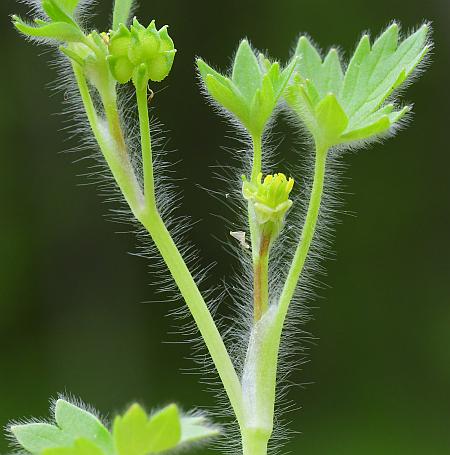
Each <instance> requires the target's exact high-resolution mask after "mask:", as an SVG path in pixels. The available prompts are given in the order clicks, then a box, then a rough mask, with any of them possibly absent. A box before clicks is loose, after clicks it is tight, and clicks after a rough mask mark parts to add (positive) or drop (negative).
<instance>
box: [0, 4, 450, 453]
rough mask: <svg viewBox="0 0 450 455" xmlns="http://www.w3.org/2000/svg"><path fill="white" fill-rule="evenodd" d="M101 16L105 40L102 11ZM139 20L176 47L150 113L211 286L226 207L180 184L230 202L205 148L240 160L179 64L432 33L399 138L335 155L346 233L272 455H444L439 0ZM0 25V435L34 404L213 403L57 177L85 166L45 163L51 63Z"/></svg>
mask: <svg viewBox="0 0 450 455" xmlns="http://www.w3.org/2000/svg"><path fill="white" fill-rule="evenodd" d="M98 3H99V5H98V8H96V11H98V12H99V14H98V15H97V16H96V17H95V19H94V20H95V24H96V26H97V27H98V28H100V29H102V28H106V26H107V19H108V13H107V11H109V8H110V1H106V0H99V2H98ZM142 3H143V4H142V5H141V7H140V9H139V12H138V16H139V18H141V19H142V20H143V22H146V21H149V20H150V19H152V18H156V19H157V23H158V24H159V25H163V24H166V23H167V24H170V26H171V29H170V32H171V36H172V37H173V38H174V40H175V43H176V47H177V48H178V54H177V57H176V60H175V65H174V69H173V72H172V74H171V76H170V77H169V78H168V79H167V80H166V81H165V82H164V83H163V84H162V86H163V87H164V88H166V89H165V90H163V91H161V92H160V93H159V94H158V95H157V97H156V99H155V102H154V103H155V104H154V105H155V107H156V108H157V116H158V118H159V119H160V120H161V121H162V122H163V123H164V124H165V126H166V127H167V128H168V129H169V130H170V133H168V135H169V136H170V138H171V140H170V143H169V148H174V149H178V150H179V151H178V152H177V153H176V154H175V155H174V157H172V158H171V159H172V160H174V161H176V160H177V159H182V162H181V163H180V164H178V165H177V176H179V177H182V176H184V177H187V178H186V180H184V181H183V182H180V185H181V186H182V188H183V195H184V205H183V207H182V209H181V212H183V213H191V214H192V215H193V217H194V219H199V220H200V221H199V223H198V224H196V225H195V226H194V228H193V232H192V234H191V237H192V239H193V241H194V242H195V244H196V245H198V246H199V247H200V249H201V251H202V255H203V257H204V263H205V264H206V263H208V262H210V261H212V260H217V261H218V263H219V264H218V266H217V267H216V268H215V270H214V277H215V278H216V279H217V280H219V279H220V278H221V277H222V276H225V277H226V276H229V275H231V273H232V270H231V269H230V266H229V257H228V256H227V254H226V253H225V252H224V251H223V248H222V247H221V245H220V243H219V242H218V241H217V240H215V238H214V237H213V236H216V237H219V238H225V237H226V236H227V232H226V229H225V228H224V225H223V223H222V222H221V221H220V220H219V219H218V218H217V217H214V216H213V215H212V214H214V213H216V214H217V213H219V212H220V213H223V207H222V205H221V203H220V202H219V201H217V200H215V199H214V198H212V197H211V196H210V195H209V194H208V193H207V192H205V191H203V190H202V189H200V188H199V187H197V186H196V183H198V184H200V185H203V186H206V187H214V188H216V189H217V190H219V191H226V189H225V188H224V186H223V183H219V182H217V181H215V180H214V179H213V175H212V174H213V170H212V169H211V168H210V166H213V165H216V164H217V163H220V164H228V162H229V155H228V154H227V153H226V152H224V151H223V150H222V149H221V146H224V145H225V146H235V145H236V143H235V142H233V141H232V140H230V139H229V138H228V136H230V135H232V133H231V131H232V130H231V128H230V126H229V125H228V124H226V123H225V122H224V121H223V120H221V119H219V118H218V117H217V116H216V115H215V114H214V113H213V112H212V110H211V108H210V107H209V106H207V105H206V104H205V100H204V99H203V97H202V95H201V94H200V92H199V88H198V84H197V82H196V77H195V72H194V67H193V62H194V57H195V56H196V55H201V56H202V57H204V58H205V59H206V60H207V61H210V62H213V63H215V64H216V65H217V66H218V67H219V68H226V67H227V66H228V65H229V63H230V56H231V55H232V53H233V52H234V50H235V48H236V46H237V44H238V42H239V40H240V39H241V38H242V37H244V36H247V37H248V38H249V39H250V40H251V41H252V43H253V45H254V46H256V47H257V48H259V49H268V50H269V51H270V54H271V55H272V56H276V57H277V58H280V59H281V60H283V61H285V60H286V59H287V58H288V57H289V54H290V49H291V47H292V46H293V44H294V42H295V39H296V37H297V36H298V34H299V33H300V32H305V31H307V32H308V33H309V34H310V35H311V36H312V37H313V38H314V39H315V40H316V41H317V43H318V44H319V45H320V46H322V47H323V48H328V47H329V46H331V45H333V44H339V45H341V46H342V48H343V49H344V50H346V51H347V53H346V54H345V55H346V57H348V55H349V51H350V50H352V49H353V47H354V44H355V42H356V40H357V39H358V37H359V35H360V33H361V32H362V31H363V30H371V31H372V33H373V35H376V34H378V33H379V32H380V31H381V30H382V28H383V27H384V26H386V25H387V24H388V23H389V21H390V20H391V19H394V18H395V19H398V20H399V21H400V22H401V24H402V25H403V27H404V29H411V28H413V27H415V26H417V25H419V24H420V23H421V22H422V21H423V20H424V19H427V20H431V21H432V22H433V26H434V34H433V37H434V39H435V42H436V48H435V51H434V55H433V64H432V66H431V67H430V68H429V69H428V70H427V72H426V73H425V74H424V75H422V77H421V78H420V80H419V81H418V82H417V83H415V84H414V85H413V86H411V87H410V88H409V89H408V90H407V92H406V95H405V98H406V99H407V100H412V101H414V103H415V109H414V111H415V115H414V119H413V124H412V126H411V127H410V128H408V129H407V130H405V131H402V132H401V133H400V134H398V135H397V136H396V137H395V138H393V139H390V140H389V141H387V142H386V143H385V144H382V145H380V144H378V145H374V146H372V147H370V150H364V151H362V152H359V153H356V154H347V155H346V156H345V157H344V159H345V161H346V163H347V164H348V165H349V169H348V170H347V172H346V177H349V181H347V182H346V185H347V190H348V191H349V192H350V193H352V194H350V195H349V196H348V197H347V199H346V204H345V210H349V211H352V212H354V213H356V216H355V217H350V216H345V215H341V219H342V220H343V221H344V223H342V224H340V225H338V227H337V232H336V240H335V244H334V245H335V250H336V251H337V253H338V254H337V260H336V261H328V263H327V264H326V267H327V269H328V276H327V277H326V278H325V282H326V284H327V285H328V286H329V287H327V288H325V289H323V290H321V291H320V292H319V294H320V299H317V301H316V302H315V304H316V306H317V308H316V309H314V310H313V314H314V316H315V321H314V322H312V323H309V324H308V326H307V327H306V329H307V330H310V331H311V332H312V333H313V334H314V335H315V336H317V337H318V339H319V340H318V342H317V343H316V344H315V345H314V346H313V347H312V348H311V351H310V353H311V356H310V357H309V362H308V363H307V364H305V365H304V366H303V369H302V370H301V371H299V370H298V371H295V372H294V373H293V374H292V377H291V379H292V380H294V381H295V382H297V383H309V385H308V386H306V387H302V388H294V389H293V390H292V391H291V394H290V398H291V399H292V400H294V401H295V403H296V405H298V407H300V408H301V409H299V410H296V411H293V412H291V413H290V414H289V415H288V418H289V420H291V424H290V427H291V428H292V429H293V430H295V431H297V432H300V433H299V434H298V435H296V436H295V438H294V439H293V440H292V441H291V442H290V443H289V444H288V445H287V446H286V449H289V450H290V451H291V452H292V453H295V454H305V455H328V454H330V455H353V454H354V455H361V454H363V455H372V454H374V455H375V454H376V455H379V454H384V455H399V454H400V455H402V454H408V455H415V454H417V455H444V454H448V453H450V239H449V231H450V229H449V228H450V187H449V181H450V180H449V168H450V155H449V153H448V152H449V145H448V129H449V120H450V115H449V114H450V112H449V101H450V100H449V96H448V94H449V89H448V82H449V69H450V62H449V59H450V4H449V2H448V0H430V1H427V2H424V1H420V0H410V1H397V2H396V1H392V0H379V1H377V2H371V3H368V2H365V1H362V0H359V1H358V0H340V1H334V2H331V1H325V0H315V1H314V2H306V1H305V2H300V1H297V0H296V1H293V0H279V1H277V2H272V1H269V0H259V2H244V1H233V0H229V1H228V2H211V1H204V0H197V1H195V2H189V1H172V2H171V1H161V2H147V1H145V2H144V1H142ZM0 11H1V14H0V18H1V19H0V21H1V27H0V34H1V50H2V58H1V62H2V63H1V70H0V90H1V95H0V96H1V98H0V100H1V104H0V106H1V107H0V141H1V153H0V194H1V201H2V213H1V215H0V365H1V367H0V427H4V426H5V425H6V424H7V422H8V421H9V420H10V419H18V418H20V417H25V416H46V415H47V412H48V411H47V409H48V399H49V397H52V396H55V394H56V393H57V392H65V391H67V392H70V393H72V394H74V395H75V396H79V397H82V398H83V399H84V400H85V401H86V402H89V403H91V404H92V405H94V406H95V407H97V408H99V409H100V410H101V411H102V412H104V413H109V414H114V412H116V411H117V410H122V409H123V407H124V406H125V405H126V404H127V403H129V402H130V401H131V400H135V399H137V400H141V401H142V402H143V403H144V404H146V405H147V406H148V407H151V406H155V405H162V404H165V403H167V402H169V401H171V400H176V401H177V402H179V403H182V404H183V405H184V406H185V407H192V406H200V407H205V406H209V405H212V404H213V403H214V402H215V399H214V396H213V395H212V394H211V393H208V391H206V390H205V389H207V386H205V385H203V384H201V383H200V377H199V376H196V375H188V374H183V373H182V371H181V369H185V368H190V367H191V366H192V363H191V361H190V360H189V359H188V358H187V357H189V355H190V354H191V348H190V346H189V345H188V344H171V343H163V341H170V342H173V341H181V340H183V337H182V336H181V335H180V334H177V329H176V327H177V323H176V322H174V320H173V318H171V317H165V316H166V315H167V313H168V309H173V308H175V307H176V306H177V305H179V304H180V303H170V302H169V303H151V304H144V303H143V302H145V301H148V300H151V299H153V298H155V291H156V289H155V286H154V285H153V286H152V282H153V281H155V276H154V275H152V273H149V272H148V268H147V265H146V263H147V261H146V260H144V259H139V258H136V257H133V256H132V255H129V254H126V253H127V252H133V251H135V249H136V248H135V245H136V242H135V238H134V236H133V235H131V234H125V235H117V232H123V231H127V230H129V227H127V226H125V227H124V226H121V225H118V224H114V223H111V222H108V221H106V220H105V214H106V213H107V211H108V208H110V207H111V205H107V204H105V203H104V201H103V200H102V198H100V197H99V196H98V189H97V188H96V187H95V186H93V185H90V186H89V185H88V186H84V185H83V184H84V183H86V182H87V180H86V178H85V177H83V176H80V174H83V173H85V172H87V169H88V165H89V163H88V162H87V161H86V160H81V161H78V162H76V163H74V164H72V162H73V161H74V160H76V159H79V158H82V157H83V156H84V155H86V153H85V152H80V153H78V154H75V155H71V154H67V153H60V152H61V151H64V150H66V149H68V148H71V147H73V146H74V145H76V144H77V143H78V141H77V140H70V139H68V138H67V136H68V135H67V133H66V132H65V131H63V130H62V128H63V127H64V125H65V124H64V123H63V118H62V117H61V116H60V115H55V114H58V113H59V112H61V110H62V107H61V101H62V98H63V95H62V94H61V93H58V94H55V93H54V92H52V91H51V90H50V89H49V88H48V84H49V82H51V81H53V80H54V78H55V70H54V69H53V68H51V67H49V65H48V63H49V61H50V60H51V58H52V54H51V53H48V52H47V50H46V49H45V48H42V47H40V48H37V47H35V46H32V45H30V44H28V43H26V42H25V41H24V40H23V39H21V38H20V37H19V36H18V35H17V34H16V33H14V32H13V31H12V29H11V26H10V25H9V23H8V15H9V14H11V13H13V12H22V13H24V12H25V11H26V7H24V5H21V4H19V3H18V2H15V1H12V0H6V1H5V0H3V1H2V2H1V5H0ZM283 130H285V131H286V132H287V133H289V134H290V133H291V131H290V129H289V128H288V127H287V126H286V125H283V124H282V126H281V127H280V129H279V131H281V132H283ZM286 144H287V143H286ZM281 147H282V149H281V150H282V151H283V147H286V148H287V145H282V146H281ZM287 152H288V150H286V153H287ZM113 207H114V206H113ZM225 216H227V215H226V214H225ZM230 216H231V215H230ZM228 305H230V302H224V304H223V305H222V307H220V308H219V313H222V314H226V313H227V311H228V308H227V306H228ZM174 326H175V328H174ZM168 332H172V333H171V334H168ZM6 451H7V444H6V441H5V439H2V440H1V441H0V452H3V453H5V452H6ZM206 452H207V451H206ZM206 452H205V453H206Z"/></svg>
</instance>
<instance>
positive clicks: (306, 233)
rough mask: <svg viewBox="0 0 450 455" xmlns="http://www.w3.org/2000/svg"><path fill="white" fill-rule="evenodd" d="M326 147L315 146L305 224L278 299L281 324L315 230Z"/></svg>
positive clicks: (323, 174)
mask: <svg viewBox="0 0 450 455" xmlns="http://www.w3.org/2000/svg"><path fill="white" fill-rule="evenodd" d="M327 154H328V147H320V146H318V147H317V148H316V162H315V166H314V182H313V186H312V189H311V196H310V200H309V205H308V211H307V214H306V219H305V224H304V226H303V230H302V233H301V236H300V242H299V244H298V246H297V249H296V250H295V254H294V258H293V260H292V264H291V268H290V269H289V273H288V276H287V278H286V282H285V283H284V287H283V291H282V293H281V296H280V300H279V304H278V305H279V310H278V319H279V322H280V325H281V326H282V325H283V323H284V320H285V318H286V314H287V311H288V308H289V304H290V302H291V300H292V297H293V296H294V292H295V289H296V287H297V283H298V280H299V279H300V275H301V273H302V271H303V267H304V265H305V261H306V258H307V256H308V252H309V249H310V247H311V243H312V240H313V238H314V233H315V230H316V225H317V220H318V217H319V212H320V205H321V201H322V194H323V185H324V179H325V168H326V161H327ZM280 328H281V327H280Z"/></svg>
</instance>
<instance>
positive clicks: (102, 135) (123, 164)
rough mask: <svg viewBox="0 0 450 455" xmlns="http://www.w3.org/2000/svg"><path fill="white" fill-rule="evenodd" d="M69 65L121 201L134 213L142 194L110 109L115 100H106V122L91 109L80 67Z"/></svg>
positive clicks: (141, 199) (117, 124)
mask: <svg viewBox="0 0 450 455" xmlns="http://www.w3.org/2000/svg"><path fill="white" fill-rule="evenodd" d="M72 66H73V71H74V74H75V78H76V81H77V84H78V88H79V91H80V95H81V99H82V101H83V105H84V109H85V111H86V115H87V118H88V121H89V125H90V127H91V129H92V132H93V133H94V136H95V139H96V140H97V143H98V145H99V147H100V150H101V151H102V153H103V156H104V157H105V160H106V162H107V163H108V166H109V168H110V169H111V172H112V174H113V176H114V179H115V180H116V182H117V184H118V186H119V188H120V190H121V191H122V194H123V196H124V197H125V200H126V201H127V203H128V205H129V206H130V209H131V211H132V212H133V213H134V214H135V215H136V214H137V213H139V212H140V210H141V209H142V206H143V202H144V201H143V199H144V197H143V194H142V191H141V188H140V185H139V182H138V181H137V179H136V175H135V173H134V170H133V167H132V165H131V162H130V159H129V157H128V154H127V151H126V146H125V142H124V140H123V134H122V133H121V129H120V121H119V116H118V113H117V112H116V113H114V112H113V111H114V106H115V103H113V101H112V99H111V100H110V102H107V103H106V104H105V113H106V115H107V123H108V124H107V125H106V124H105V122H104V120H103V119H101V118H99V116H98V114H97V112H96V110H95V107H94V103H93V102H92V98H91V94H90V91H89V86H88V84H87V81H86V78H85V76H84V74H83V71H82V69H81V68H80V67H79V65H78V64H77V63H73V65H72ZM116 111H117V109H116Z"/></svg>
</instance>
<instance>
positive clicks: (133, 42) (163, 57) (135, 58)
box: [108, 18, 176, 84]
mask: <svg viewBox="0 0 450 455" xmlns="http://www.w3.org/2000/svg"><path fill="white" fill-rule="evenodd" d="M175 52H176V51H175V49H174V44H173V41H172V39H171V38H170V36H169V34H168V33H167V26H164V27H162V28H161V29H160V30H159V31H158V30H157V29H156V26H155V21H152V22H151V23H150V25H149V26H148V27H147V28H146V27H144V26H143V25H141V24H140V23H139V21H138V20H137V19H136V18H135V19H134V20H133V25H132V26H131V28H130V29H128V28H127V27H125V25H123V24H121V25H120V27H119V28H118V30H117V31H116V32H112V33H111V39H110V43H109V57H108V61H109V64H110V69H111V73H112V74H113V76H114V78H115V79H116V80H117V81H118V82H120V83H121V84H124V83H126V82H128V81H129V80H130V79H132V78H133V80H134V78H135V76H136V75H137V72H138V69H139V68H140V70H139V71H140V73H142V71H143V67H142V65H145V70H146V71H145V73H146V74H147V77H148V79H150V80H152V81H155V82H159V81H162V80H163V79H164V78H165V77H167V75H168V74H169V72H170V70H171V68H172V64H173V60H174V57H175Z"/></svg>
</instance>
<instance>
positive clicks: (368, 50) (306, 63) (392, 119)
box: [286, 23, 430, 147]
mask: <svg viewBox="0 0 450 455" xmlns="http://www.w3.org/2000/svg"><path fill="white" fill-rule="evenodd" d="M428 32H429V26H428V24H424V25H423V26H422V27H420V28H419V29H418V30H417V31H416V32H415V33H412V34H411V35H410V36H408V37H407V38H406V39H404V40H403V41H401V42H400V43H399V27H398V25H397V24H396V23H393V24H392V25H391V26H390V27H388V28H387V29H386V30H385V31H384V33H382V35H381V36H380V37H379V38H378V39H377V40H375V42H374V43H373V45H371V43H370V39H369V37H368V35H364V36H363V37H362V38H361V40H360V42H359V44H358V46H357V48H356V50H355V53H354V55H353V57H352V58H351V60H350V63H349V65H348V67H347V70H346V71H345V73H344V72H343V70H342V66H341V62H340V60H339V57H338V54H337V52H336V50H335V49H331V50H330V52H329V53H328V54H327V56H326V57H325V58H324V59H323V60H322V58H321V56H320V55H319V53H318V51H317V50H316V48H315V47H314V46H313V45H312V44H311V43H310V41H309V40H308V39H307V38H306V37H305V36H302V37H301V38H300V40H299V42H298V46H297V49H296V53H295V54H296V56H297V58H298V64H297V67H296V70H297V71H296V76H295V78H294V80H293V83H292V84H291V85H290V86H289V88H288V90H287V93H286V99H287V101H288V103H289V104H290V105H291V107H292V108H293V109H294V110H295V111H296V113H297V114H298V116H299V117H300V119H301V120H302V121H303V122H304V124H305V125H306V127H307V128H308V129H309V131H310V132H311V134H312V135H313V136H314V139H315V141H316V142H318V143H320V144H323V145H324V146H327V147H330V146H333V145H338V144H343V143H349V142H352V141H358V140H364V139H370V138H371V137H373V136H376V135H379V134H382V133H386V132H387V131H389V129H390V128H391V127H392V126H393V125H394V124H395V123H396V122H398V121H399V120H400V119H401V118H402V117H403V116H404V115H405V113H406V112H408V111H409V110H410V106H405V107H403V108H400V109H398V108H397V109H396V108H395V106H394V104H392V103H390V104H385V101H386V100H387V99H388V98H389V97H390V96H391V94H392V93H393V91H394V90H395V89H397V88H398V87H400V85H401V84H403V83H404V82H405V81H406V79H407V78H408V77H409V76H410V75H411V74H412V72H413V71H414V69H415V68H416V67H417V65H418V64H419V63H420V62H421V61H422V59H423V57H424V56H425V54H426V53H427V52H428V50H429V48H430V47H429V45H428V44H427V36H428Z"/></svg>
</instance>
